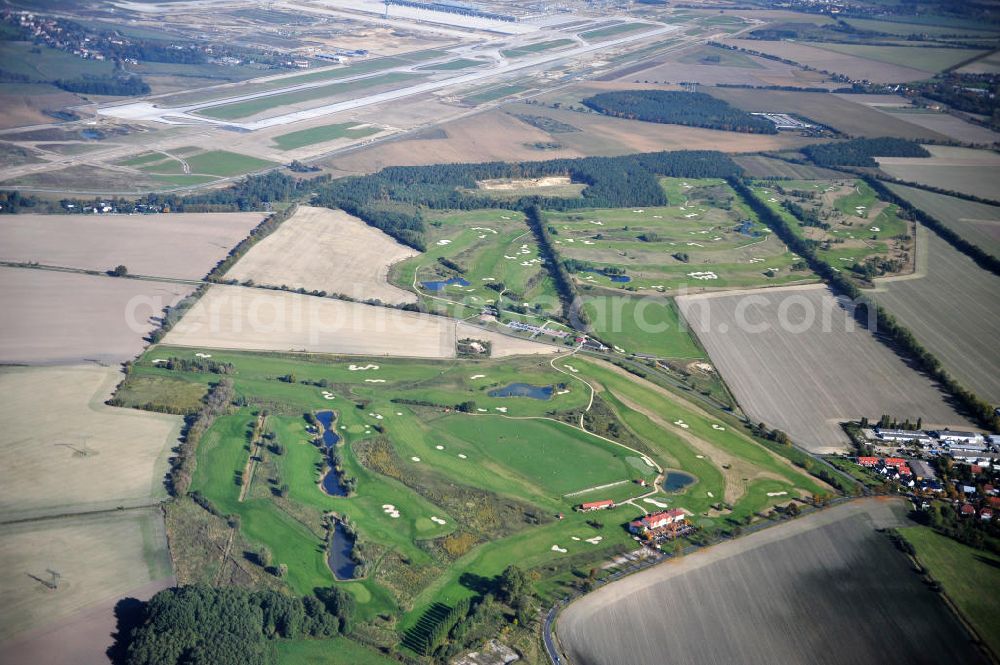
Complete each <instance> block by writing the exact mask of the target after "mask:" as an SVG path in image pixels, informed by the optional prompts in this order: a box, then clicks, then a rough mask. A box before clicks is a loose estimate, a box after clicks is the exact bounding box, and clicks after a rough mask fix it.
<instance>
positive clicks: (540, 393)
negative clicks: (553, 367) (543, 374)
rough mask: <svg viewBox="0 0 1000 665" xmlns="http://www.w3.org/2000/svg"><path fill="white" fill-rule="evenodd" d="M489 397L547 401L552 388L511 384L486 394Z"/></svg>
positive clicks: (528, 384)
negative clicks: (526, 398)
mask: <svg viewBox="0 0 1000 665" xmlns="http://www.w3.org/2000/svg"><path fill="white" fill-rule="evenodd" d="M486 394H487V395H489V396H490V397H530V398H531V399H549V398H551V397H552V386H534V385H532V384H530V383H512V384H510V385H507V386H504V387H503V388H497V389H495V390H491V391H489V392H488V393H486Z"/></svg>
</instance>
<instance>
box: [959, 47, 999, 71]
mask: <svg viewBox="0 0 1000 665" xmlns="http://www.w3.org/2000/svg"><path fill="white" fill-rule="evenodd" d="M957 71H958V73H959V74H1000V53H997V52H994V53H991V54H989V55H987V56H986V57H984V58H980V59H979V60H976V61H975V62H970V63H969V64H967V65H965V66H964V67H959V68H958V70H957Z"/></svg>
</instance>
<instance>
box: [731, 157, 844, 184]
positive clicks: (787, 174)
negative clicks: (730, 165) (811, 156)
mask: <svg viewBox="0 0 1000 665" xmlns="http://www.w3.org/2000/svg"><path fill="white" fill-rule="evenodd" d="M733 161H734V162H736V163H737V164H739V165H740V166H741V167H743V169H744V170H745V171H746V172H747V175H749V176H750V177H752V178H772V177H778V178H794V179H796V180H822V179H824V178H841V177H843V175H844V174H843V173H841V172H839V171H832V170H830V169H825V168H822V167H819V166H809V165H808V164H792V163H791V162H786V161H784V160H781V159H774V158H773V157H765V156H763V155H737V156H735V157H733Z"/></svg>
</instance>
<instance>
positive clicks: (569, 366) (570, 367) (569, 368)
mask: <svg viewBox="0 0 1000 665" xmlns="http://www.w3.org/2000/svg"><path fill="white" fill-rule="evenodd" d="M563 367H565V368H566V369H568V370H569V371H571V372H573V373H574V374H577V373H579V371H580V370H578V369H577V368H575V367H573V366H572V365H563Z"/></svg>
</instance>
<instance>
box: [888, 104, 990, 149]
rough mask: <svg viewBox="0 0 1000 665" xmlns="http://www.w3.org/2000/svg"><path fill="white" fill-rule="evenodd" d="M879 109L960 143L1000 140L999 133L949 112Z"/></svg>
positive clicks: (986, 143) (980, 143) (981, 142)
mask: <svg viewBox="0 0 1000 665" xmlns="http://www.w3.org/2000/svg"><path fill="white" fill-rule="evenodd" d="M879 110H881V111H883V112H884V113H888V114H889V115H892V116H894V117H897V118H900V119H901V120H905V121H906V122H909V123H912V124H914V125H920V126H921V127H926V128H927V129H929V130H931V131H934V132H937V133H939V134H944V135H945V136H947V137H948V138H951V139H954V140H956V141H961V142H962V143H972V144H979V145H992V144H994V143H996V142H997V141H1000V133H997V132H994V131H993V130H992V129H987V128H986V127H981V126H979V125H974V124H972V123H971V122H966V121H965V120H962V119H961V118H957V117H955V116H953V115H951V114H950V113H932V112H912V111H909V110H901V111H899V110H897V111H891V110H888V109H886V108H884V107H883V108H881V109H879Z"/></svg>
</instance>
